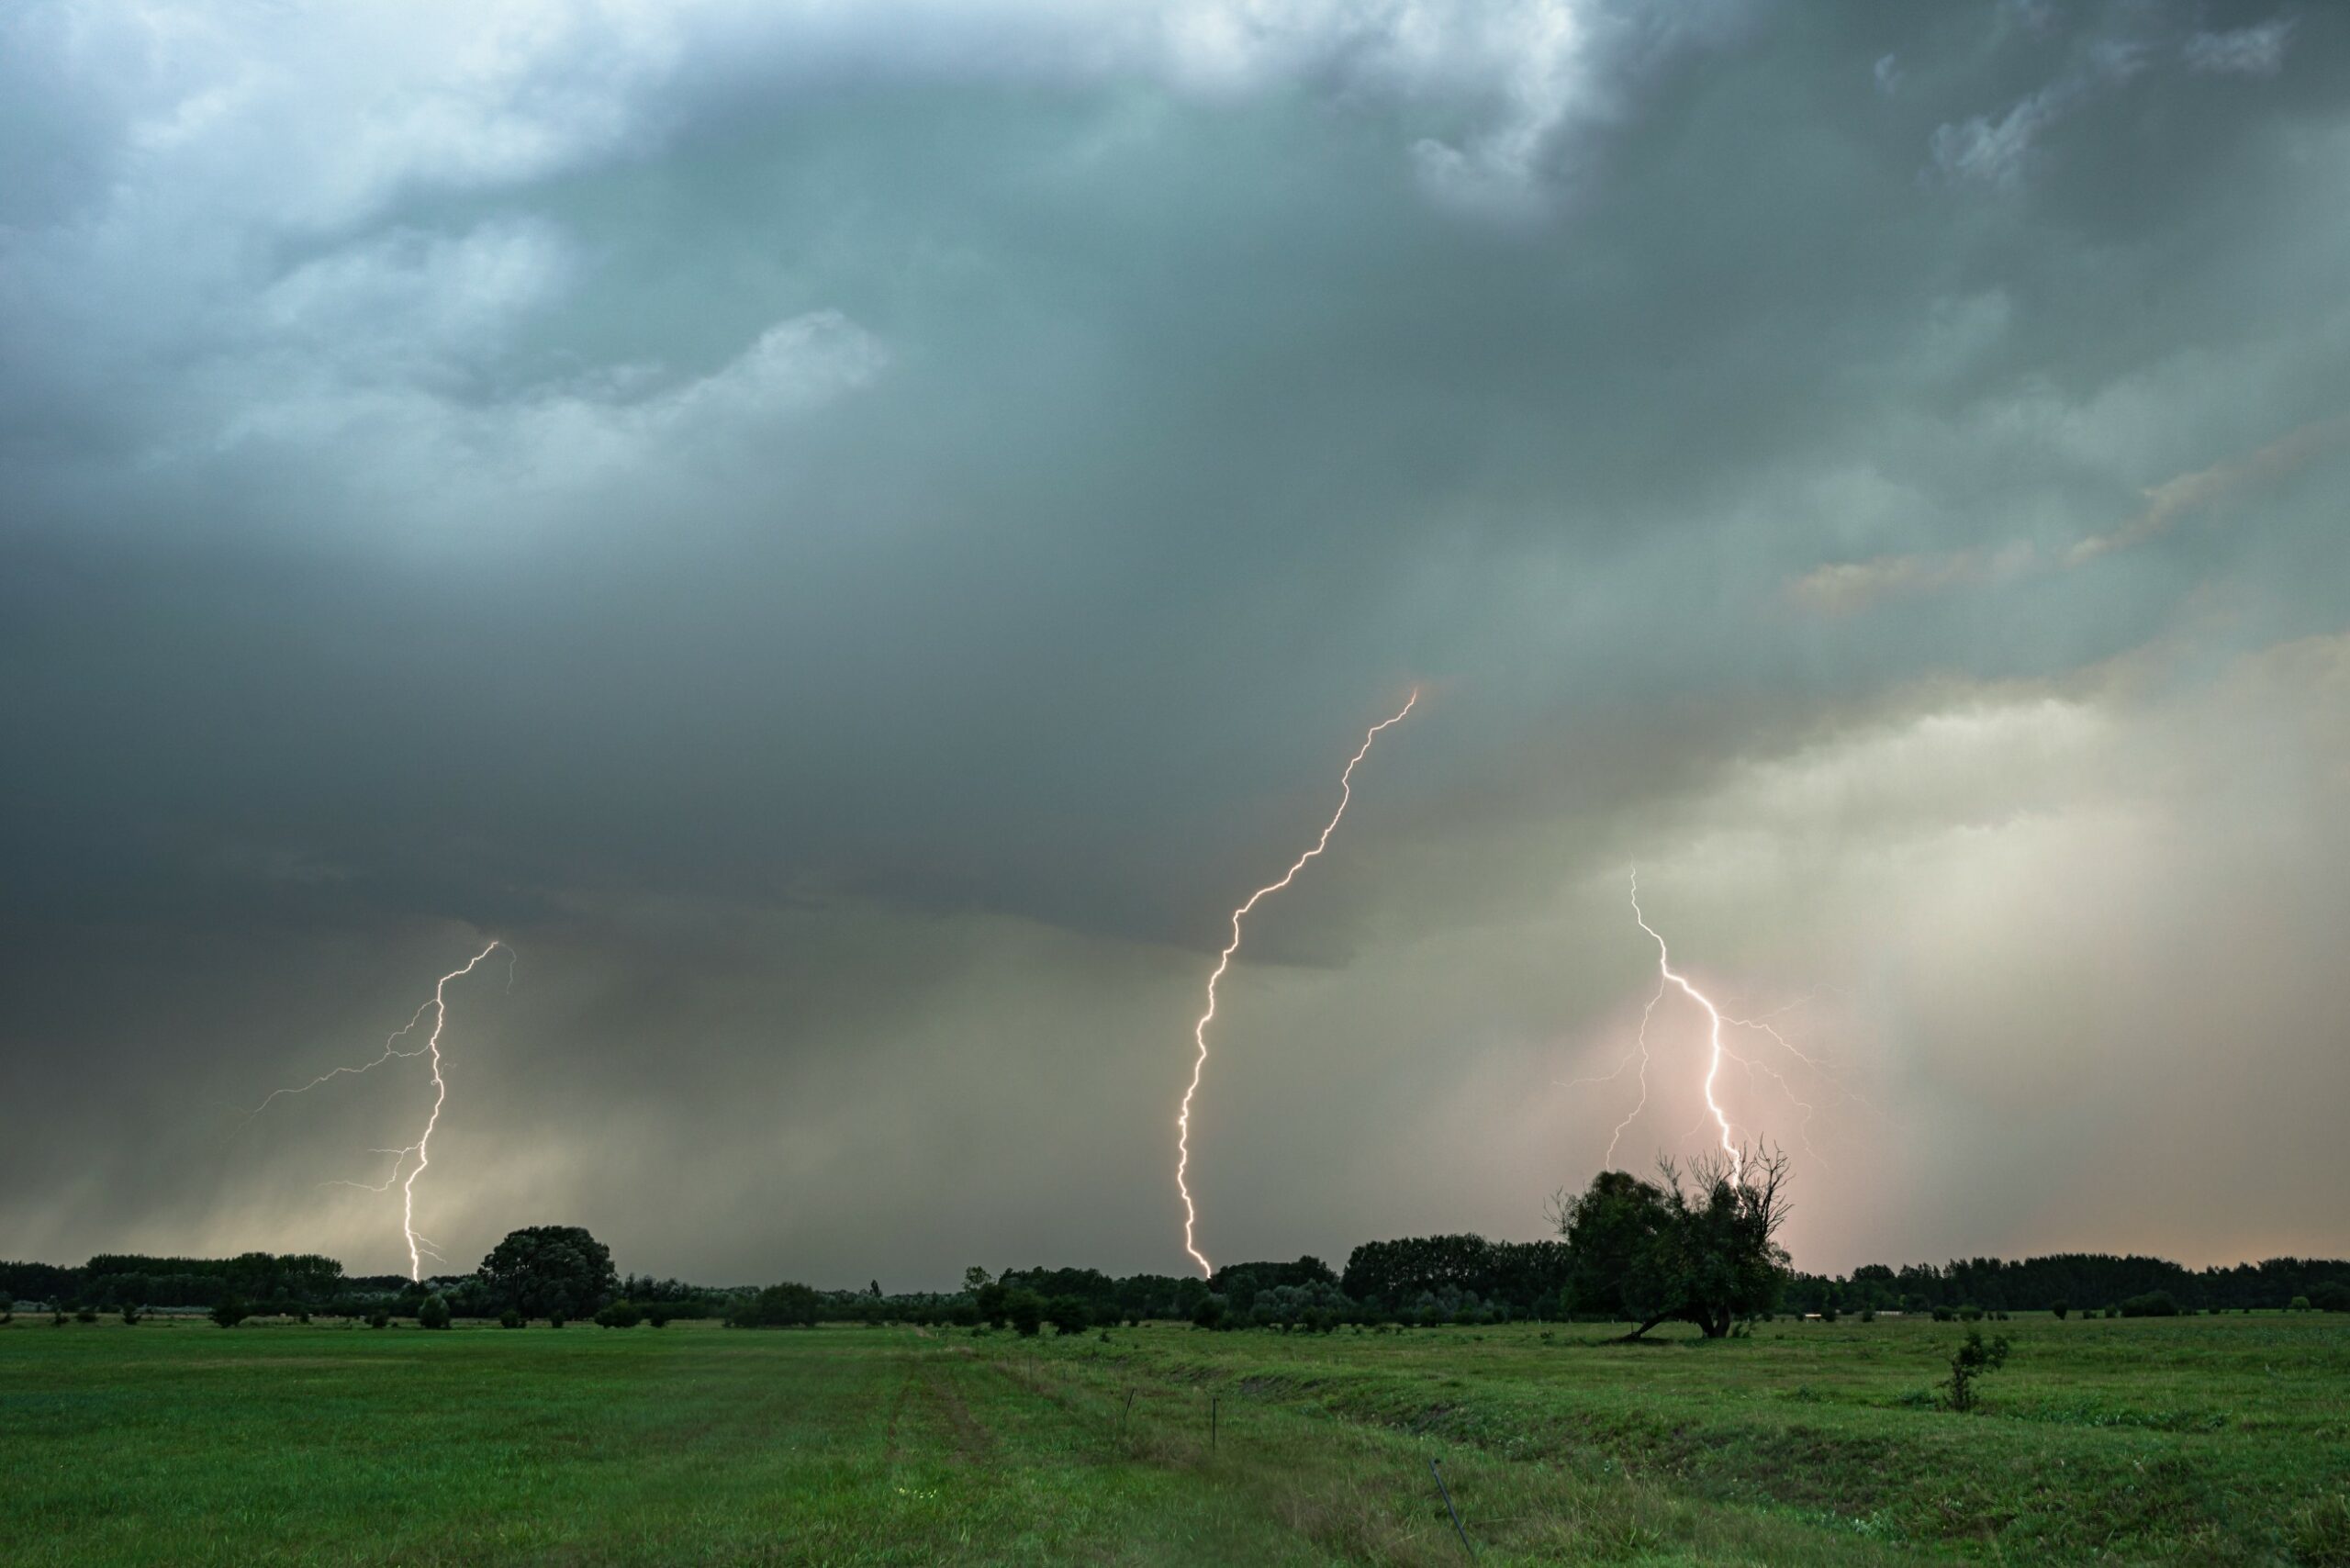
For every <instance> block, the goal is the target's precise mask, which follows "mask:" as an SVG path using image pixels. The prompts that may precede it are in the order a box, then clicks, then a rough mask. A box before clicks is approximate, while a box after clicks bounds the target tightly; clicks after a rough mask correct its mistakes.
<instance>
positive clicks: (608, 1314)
mask: <svg viewBox="0 0 2350 1568" xmlns="http://www.w3.org/2000/svg"><path fill="white" fill-rule="evenodd" d="M643 1316H644V1315H643V1313H641V1312H639V1311H637V1309H636V1304H635V1303H634V1302H632V1301H616V1302H614V1303H612V1304H611V1305H610V1306H606V1307H601V1308H599V1309H598V1311H597V1313H596V1327H599V1328H633V1327H636V1326H637V1324H638V1323H639V1322H641V1321H642V1320H643Z"/></svg>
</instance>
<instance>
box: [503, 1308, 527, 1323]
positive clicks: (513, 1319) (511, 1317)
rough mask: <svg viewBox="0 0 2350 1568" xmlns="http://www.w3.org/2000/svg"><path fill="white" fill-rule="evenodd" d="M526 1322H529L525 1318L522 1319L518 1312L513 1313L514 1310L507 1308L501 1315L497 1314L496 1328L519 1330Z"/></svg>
mask: <svg viewBox="0 0 2350 1568" xmlns="http://www.w3.org/2000/svg"><path fill="white" fill-rule="evenodd" d="M528 1321H529V1320H528V1319H527V1318H525V1317H524V1316H522V1315H521V1314H520V1313H519V1312H517V1311H515V1310H514V1309H513V1308H512V1307H510V1306H509V1307H508V1308H507V1309H506V1310H505V1311H504V1312H501V1313H499V1314H498V1327H500V1328H520V1327H522V1325H523V1324H524V1323H526V1322H528Z"/></svg>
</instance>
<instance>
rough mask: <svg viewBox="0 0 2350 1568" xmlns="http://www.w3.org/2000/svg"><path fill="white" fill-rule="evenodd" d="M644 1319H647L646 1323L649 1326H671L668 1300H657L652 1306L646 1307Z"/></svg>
mask: <svg viewBox="0 0 2350 1568" xmlns="http://www.w3.org/2000/svg"><path fill="white" fill-rule="evenodd" d="M644 1321H645V1324H646V1326H647V1327H653V1328H666V1327H669V1307H668V1304H667V1303H666V1302H655V1303H654V1304H653V1305H651V1306H648V1307H646V1308H645V1309H644Z"/></svg>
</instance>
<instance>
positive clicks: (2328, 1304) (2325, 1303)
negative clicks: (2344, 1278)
mask: <svg viewBox="0 0 2350 1568" xmlns="http://www.w3.org/2000/svg"><path fill="white" fill-rule="evenodd" d="M2310 1305H2311V1306H2313V1307H2315V1308H2317V1309H2318V1310H2319V1311H2320V1312H2350V1285H2345V1284H2344V1283H2343V1282H2341V1281H2340V1280H2327V1281H2326V1282H2323V1283H2322V1284H2317V1285H2312V1286H2311V1287H2310Z"/></svg>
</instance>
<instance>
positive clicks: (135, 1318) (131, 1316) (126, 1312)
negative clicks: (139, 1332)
mask: <svg viewBox="0 0 2350 1568" xmlns="http://www.w3.org/2000/svg"><path fill="white" fill-rule="evenodd" d="M144 1316H147V1315H146V1314H145V1313H143V1312H141V1311H140V1310H139V1309H138V1308H137V1307H135V1306H133V1305H130V1304H129V1303H128V1302H125V1303H124V1304H123V1307H122V1320H123V1322H124V1323H126V1324H128V1325H129V1326H130V1327H138V1325H139V1320H140V1318H141V1317H144Z"/></svg>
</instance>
